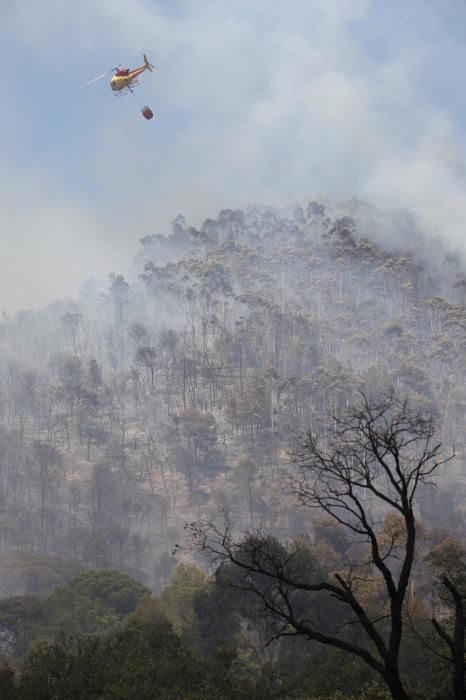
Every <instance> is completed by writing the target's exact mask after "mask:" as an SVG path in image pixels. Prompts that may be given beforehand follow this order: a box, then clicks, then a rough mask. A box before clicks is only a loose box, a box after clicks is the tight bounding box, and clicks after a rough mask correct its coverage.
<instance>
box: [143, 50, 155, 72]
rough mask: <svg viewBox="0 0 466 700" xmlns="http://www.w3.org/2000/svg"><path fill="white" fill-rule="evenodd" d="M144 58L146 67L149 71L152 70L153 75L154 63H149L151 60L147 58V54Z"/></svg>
mask: <svg viewBox="0 0 466 700" xmlns="http://www.w3.org/2000/svg"><path fill="white" fill-rule="evenodd" d="M143 56H144V65H145V66H146V68H147V70H150V72H151V73H152V71H153V70H154V66H153V65H152V63H150V62H149V59H148V58H147V56H146V54H143Z"/></svg>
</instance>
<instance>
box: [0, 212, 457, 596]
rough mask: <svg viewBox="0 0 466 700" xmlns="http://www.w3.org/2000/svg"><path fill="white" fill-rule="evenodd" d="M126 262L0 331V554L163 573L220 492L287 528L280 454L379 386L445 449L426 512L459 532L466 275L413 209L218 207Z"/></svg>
mask: <svg viewBox="0 0 466 700" xmlns="http://www.w3.org/2000/svg"><path fill="white" fill-rule="evenodd" d="M135 264H136V271H135V274H134V279H131V280H128V281H127V280H125V279H123V277H121V276H119V275H117V274H114V275H111V276H110V278H109V280H108V283H106V284H103V283H102V284H101V283H98V282H93V281H91V282H88V283H86V285H84V286H83V289H82V292H81V295H80V298H79V299H77V300H74V301H67V302H57V303H56V304H53V305H51V306H49V307H47V308H46V309H44V310H43V311H40V312H22V313H20V314H18V315H17V316H16V317H15V318H14V319H13V318H8V317H4V319H3V322H2V323H1V325H0V348H1V355H0V487H1V492H0V493H1V501H0V509H1V511H0V546H1V549H2V552H3V557H4V558H5V561H6V562H8V561H11V554H10V553H11V552H12V551H14V552H15V562H16V564H15V565H16V566H18V551H22V552H25V553H29V554H28V556H29V555H30V554H31V553H32V554H35V555H37V557H39V558H38V559H34V560H31V559H29V560H28V561H29V564H28V567H29V568H28V571H30V570H31V567H32V568H34V567H37V568H40V566H45V564H44V561H46V560H44V556H47V557H50V556H54V557H60V558H63V559H67V560H75V561H78V562H81V563H82V565H83V566H90V567H93V566H112V567H120V568H122V569H126V570H128V571H130V572H132V573H136V574H138V575H139V576H140V577H143V578H145V580H147V581H148V582H149V583H150V584H151V585H152V586H155V587H160V586H162V585H163V584H164V582H165V581H166V580H167V578H168V576H169V574H170V571H171V569H172V568H173V564H174V562H173V558H172V556H171V554H170V552H171V550H172V549H173V545H174V544H175V542H177V541H178V540H179V538H180V536H181V532H182V529H183V525H184V523H185V522H186V521H187V520H188V521H189V520H192V519H193V518H195V517H198V516H200V515H203V514H208V513H212V512H215V511H216V510H217V509H218V508H219V506H224V505H226V506H228V507H229V508H230V509H231V511H232V512H233V513H234V515H235V516H236V518H237V522H238V524H239V525H240V526H242V527H244V528H248V527H258V526H263V527H265V528H268V529H271V530H275V531H278V532H283V533H287V534H293V533H294V534H296V533H299V532H300V531H301V530H302V529H303V528H304V526H305V525H304V523H303V522H302V520H301V518H302V517H303V516H302V515H301V513H300V512H299V510H297V509H296V508H290V503H289V500H288V498H287V497H286V494H285V493H283V492H282V491H281V490H280V488H278V484H279V475H280V473H281V470H282V465H283V458H284V456H285V455H286V450H287V449H288V448H289V447H290V445H291V444H292V442H293V440H295V439H296V435H297V434H299V432H300V431H304V430H307V429H308V428H309V427H310V426H311V427H312V426H313V425H315V424H316V421H317V420H318V419H319V418H320V417H324V416H325V415H327V414H328V413H331V412H332V411H335V410H336V409H337V408H338V407H339V406H341V405H347V404H348V403H350V402H351V401H352V397H353V396H354V394H355V393H356V392H358V391H360V390H365V391H369V392H374V391H383V390H385V389H386V388H388V387H390V386H395V387H396V388H397V389H399V390H400V391H402V392H405V393H407V394H409V395H410V396H411V398H412V400H413V401H415V402H417V403H418V404H419V405H421V406H423V407H425V408H426V409H428V410H430V411H433V412H434V413H435V415H436V416H437V417H438V426H439V435H440V438H441V440H442V441H443V442H444V443H445V444H446V445H448V446H450V445H454V446H455V449H456V452H457V454H458V459H457V460H456V466H455V467H454V468H453V469H450V474H451V476H450V481H449V483H448V484H447V483H445V488H444V489H443V490H442V489H441V490H440V492H439V495H438V498H437V500H436V501H433V502H429V509H430V511H431V512H430V517H431V520H432V522H433V523H434V524H436V525H437V526H442V525H446V524H448V526H449V528H450V529H455V528H457V529H458V528H460V527H461V526H460V525H459V524H458V523H459V522H460V520H458V515H459V512H460V508H461V502H462V496H463V493H464V481H463V480H462V477H461V468H462V465H463V462H464V451H465V442H464V422H465V414H466V371H465V370H466V362H465V359H464V357H465V354H464V351H465V349H466V306H465V302H466V277H465V276H464V274H463V269H464V267H463V265H462V262H461V261H460V260H459V259H458V257H457V256H456V255H455V254H454V253H452V252H451V251H449V250H448V249H447V248H446V247H445V246H444V245H443V244H442V243H441V242H439V241H432V240H429V239H427V238H426V237H425V236H423V234H422V232H420V231H419V230H418V228H417V226H416V224H415V222H414V220H413V218H412V217H410V216H409V215H408V214H406V213H404V212H378V211H376V210H375V209H373V208H372V207H370V206H368V205H365V204H363V203H361V202H357V201H355V200H353V201H351V202H347V203H341V204H332V203H328V202H326V203H322V202H317V201H313V202H310V203H308V204H306V205H305V206H302V207H294V208H290V210H286V211H276V210H272V209H270V208H260V207H252V208H250V209H248V210H247V211H245V212H242V211H230V210H227V211H223V212H221V213H220V215H219V216H218V218H217V219H215V220H210V219H209V220H207V221H206V222H205V223H204V224H203V226H202V227H201V229H200V230H196V229H194V228H190V227H189V226H187V224H186V222H185V221H184V219H183V217H181V216H180V217H178V218H177V219H176V220H175V221H174V222H173V231H172V233H171V235H170V236H167V237H164V236H147V237H146V238H144V239H142V241H141V246H140V251H139V253H138V256H137V258H136V263H135ZM453 487H454V488H453ZM453 494H454V495H453ZM445 503H448V508H446V507H445ZM447 518H448V521H447ZM8 557H9V558H8ZM31 561H32V563H31ZM34 562H35V563H34ZM37 562H39V563H37ZM4 570H5V571H6V572H7V570H8V566H5V567H4ZM15 576H16V575H15ZM37 576H39V578H40V573H39V574H37ZM11 580H13V579H11V577H10V579H8V577H7V576H4V577H3V584H2V585H3V590H0V593H3V594H5V593H7V592H10V590H11V587H12V584H11ZM28 580H29V579H28ZM31 580H32V581H33V582H32V583H31V582H30V581H31ZM31 580H29V583H28V584H27V585H26V584H24V590H29V591H30V592H35V590H36V589H37V587H39V588H40V585H39V584H37V577H36V579H31ZM14 581H15V583H14V586H15V591H16V592H17V587H18V577H17V576H16V577H14ZM34 581H35V582H34ZM0 583H2V582H1V581H0Z"/></svg>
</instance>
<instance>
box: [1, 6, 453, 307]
mask: <svg viewBox="0 0 466 700" xmlns="http://www.w3.org/2000/svg"><path fill="white" fill-rule="evenodd" d="M3 2H6V3H7V5H6V11H4V12H3V17H4V26H5V27H6V29H7V31H8V34H9V36H10V37H14V38H15V41H16V43H17V50H18V53H21V51H22V50H27V51H28V52H29V53H28V55H29V56H30V55H32V54H34V55H35V56H37V61H38V66H39V67H40V70H41V71H43V75H44V77H45V78H46V79H47V77H48V79H49V80H50V84H49V85H47V90H49V91H50V94H51V96H52V98H53V96H55V100H57V99H59V97H60V91H61V90H63V89H64V88H63V86H64V85H68V83H69V81H70V80H72V81H75V82H76V85H78V84H79V83H80V82H84V81H85V80H86V79H89V78H91V77H93V74H98V73H100V72H101V71H102V70H104V69H105V68H106V67H110V66H111V65H112V64H113V63H115V62H119V61H125V62H126V61H127V62H131V63H135V62H137V61H138V60H140V53H141V52H142V50H145V51H147V52H148V53H149V55H150V57H151V59H152V60H153V61H154V62H155V63H156V65H157V68H158V71H157V72H156V74H155V76H147V80H145V81H144V85H143V86H142V88H141V92H140V94H141V99H147V100H148V101H150V102H151V105H152V106H153V107H154V109H155V111H156V118H155V119H154V121H153V122H152V123H149V124H147V123H145V122H144V120H142V118H140V117H139V116H138V114H137V104H136V103H134V104H133V103H132V102H131V101H129V102H128V101H124V102H120V101H119V102H118V104H115V103H116V102H117V101H116V100H115V101H114V102H112V100H113V97H112V96H111V95H110V94H108V86H105V85H99V84H97V85H95V86H92V88H89V90H90V92H87V93H86V94H85V95H83V94H82V93H80V94H79V96H73V99H74V100H75V103H74V104H73V110H76V111H77V113H78V114H80V113H81V114H82V116H83V120H84V119H85V118H86V119H87V122H86V124H91V125H92V126H90V127H89V133H87V132H86V137H87V142H88V146H87V147H86V148H83V150H82V153H77V154H76V153H74V154H73V160H72V162H68V161H65V160H63V161H61V160H60V157H59V156H56V157H55V160H54V162H53V167H48V168H46V169H45V171H44V172H45V175H44V178H45V181H44V182H42V183H41V187H42V194H41V196H26V197H25V204H24V205H21V207H20V208H19V209H18V210H16V213H15V214H14V215H10V218H9V219H8V220H7V224H8V228H9V230H10V231H12V232H13V233H11V234H9V235H10V236H16V235H17V233H18V232H19V236H20V238H21V236H22V237H23V239H24V241H25V243H28V244H29V246H28V245H25V246H24V247H23V251H24V252H23V253H22V254H21V255H22V257H21V256H20V257H19V259H20V261H22V262H23V265H22V267H23V268H24V269H27V268H28V264H29V265H32V266H33V265H34V261H33V260H32V258H31V257H28V256H30V253H29V252H28V250H32V248H31V247H30V244H31V236H32V235H33V234H32V232H28V229H27V226H28V225H29V222H32V221H34V220H36V221H37V222H40V221H42V222H43V223H42V235H43V239H42V240H44V241H45V242H46V245H45V246H44V248H49V249H51V248H52V247H53V249H54V255H55V256H56V257H57V259H58V262H59V261H61V267H62V268H63V269H65V268H66V265H67V264H68V258H67V257H66V252H67V251H68V250H69V249H70V248H71V247H72V246H74V251H75V254H74V256H73V257H74V259H75V261H79V265H78V264H75V268H74V269H76V278H77V277H79V274H80V273H81V271H82V273H83V277H84V276H88V275H89V274H91V273H95V271H96V270H97V271H98V270H101V269H105V270H106V271H110V270H111V269H115V268H116V266H117V265H120V264H121V265H122V266H123V267H124V263H123V262H122V261H123V260H124V258H125V256H126V257H129V256H130V255H131V253H132V252H133V251H134V250H135V248H136V241H137V238H138V237H139V236H141V235H145V234H146V233H150V232H154V231H159V230H161V229H163V228H164V227H165V226H166V225H167V224H168V222H169V220H170V219H171V218H173V217H174V216H175V215H176V214H177V213H179V212H182V213H184V214H185V215H186V216H187V217H188V219H191V220H193V221H194V223H200V221H202V219H203V218H205V217H207V216H213V215H215V213H216V210H217V209H219V208H221V207H236V206H239V207H242V206H247V205H248V204H251V203H254V202H262V203H266V204H275V205H284V204H286V203H288V202H289V201H290V200H301V199H303V198H305V197H306V195H307V194H308V193H310V192H313V191H317V190H318V191H323V192H326V193H327V194H328V195H329V196H331V197H337V198H346V197H350V196H352V195H356V196H359V197H366V198H368V199H369V200H371V201H373V202H374V203H377V204H378V205H380V206H408V207H412V208H414V209H417V210H418V211H420V212H421V214H422V216H423V219H424V221H425V223H426V226H428V227H430V228H431V229H435V230H440V231H441V232H443V233H444V234H445V235H448V236H450V237H451V238H452V240H455V241H457V242H458V243H461V242H462V238H463V237H464V234H463V230H464V229H463V221H464V220H466V216H465V215H466V204H465V203H464V201H463V196H462V192H463V191H464V174H463V163H464V161H465V149H464V143H463V134H462V132H461V130H460V128H459V126H458V125H459V124H460V123H461V113H460V111H459V110H460V109H461V107H460V106H459V102H457V101H455V98H454V90H453V85H452V90H451V91H449V90H448V89H446V88H445V82H446V81H448V80H452V81H454V80H455V79H456V78H457V77H458V76H459V74H460V66H461V64H462V65H464V62H465V60H466V55H465V53H466V49H465V48H464V47H463V46H462V40H461V32H460V31H459V28H460V26H461V24H462V23H463V24H464V23H466V13H465V10H464V9H463V8H460V7H459V6H458V3H457V2H455V1H454V0H447V1H446V2H445V3H442V5H441V6H440V5H439V4H437V3H433V2H432V3H431V2H427V3H426V2H423V3H421V2H420V1H419V0H408V2H406V3H404V5H403V7H402V8H400V7H398V8H391V6H390V5H388V4H384V5H383V6H382V5H381V4H380V3H377V2H375V0H325V2H323V0H310V1H309V2H303V1H302V0H294V1H290V0H287V1H286V2H285V0H277V1H276V2H273V3H270V2H266V1H265V0H255V1H254V2H251V1H250V0H238V2H235V3H229V2H226V0H206V1H205V2H203V3H199V2H197V1H195V0H185V1H184V2H183V3H178V2H162V1H159V2H157V1H156V0H99V2H98V3H95V2H93V1H92V0H81V2H79V3H76V2H72V1H71V0H44V2H42V3H40V4H37V3H36V2H35V0H23V2H22V3H16V2H13V0H3ZM440 55H441V56H442V57H443V59H444V60H443V64H445V63H446V67H444V68H442V65H441V64H442V62H440V61H439V60H438V57H439V56H440ZM23 78H24V74H23ZM69 95H70V97H71V93H69ZM94 101H95V119H94V120H93V121H92V122H91V121H90V117H89V113H90V110H92V109H93V107H92V105H93V103H94ZM15 105H16V110H17V111H20V104H19V102H18V101H17V102H16V103H15ZM51 118H52V117H51ZM2 119H3V120H4V121H6V120H7V115H3V116H0V120H2ZM23 119H24V117H23ZM57 119H58V117H57V116H56V115H53V120H54V123H55V124H56V125H57V130H58V132H59V136H58V137H57V138H58V139H59V140H60V141H59V143H61V144H63V147H64V148H66V139H67V138H69V136H70V134H69V132H67V131H66V129H65V130H63V129H62V128H61V125H60V124H59V123H57ZM0 126H1V121H0ZM8 126H9V128H10V130H11V134H12V138H11V139H10V144H9V147H8V157H7V158H6V159H4V160H3V161H2V163H3V164H2V165H0V182H4V183H6V191H8V186H9V185H8V182H10V181H11V177H10V170H11V163H12V159H14V156H15V147H16V148H17V149H19V143H20V141H21V138H22V134H24V133H25V132H27V130H28V128H29V126H30V125H29V124H28V121H27V119H26V123H23V124H22V125H21V129H15V128H14V124H13V123H12V117H11V108H10V117H9V121H8ZM44 138H45V137H44ZM46 138H48V139H51V136H50V134H48V136H47V137H46ZM81 138H82V137H81ZM15 139H16V143H15ZM50 147H51V148H55V149H56V148H57V145H56V142H52V140H50ZM35 167H37V163H35ZM29 168H30V163H29V162H28V159H27V157H25V158H23V159H22V162H21V164H20V165H18V164H16V165H15V169H14V177H15V178H18V179H20V180H21V179H22V178H23V175H26V176H27V175H28V172H29ZM69 169H71V170H72V171H73V172H74V173H78V175H79V174H81V177H82V179H83V180H84V181H85V182H86V186H85V188H84V190H85V191H83V192H81V191H79V190H78V191H76V192H75V193H73V191H72V188H71V187H69V186H68V187H66V185H67V176H68V173H69ZM51 173H53V175H52V174H51ZM25 179H26V180H27V177H26V178H25ZM78 179H79V178H78ZM31 187H32V189H31V194H33V193H34V187H33V186H31ZM61 187H63V188H64V193H62V191H61ZM89 192H91V194H89ZM4 196H5V195H4ZM53 212H54V213H53ZM54 217H55V218H54ZM65 220H68V221H72V222H73V223H72V225H70V226H69V227H68V229H67V231H68V233H67V234H66V235H67V236H68V238H66V239H65V240H66V241H67V243H66V244H64V245H63V246H62V247H61V240H62V239H61V238H60V236H59V235H58V234H57V233H56V228H59V227H61V228H62V229H63V228H66V227H65V226H64V225H63V224H62V222H63V221H65ZM2 228H3V226H2ZM5 228H7V227H5ZM6 240H7V245H8V240H10V239H8V234H7V239H6ZM63 248H64V250H63ZM60 251H62V252H60ZM28 260H29V261H30V263H28V262H27V261H28ZM91 260H93V261H94V262H93V265H94V267H91V263H90V261H91ZM5 264H6V263H2V266H3V265H5ZM44 264H45V263H44ZM59 267H60V265H59V264H58V263H57V264H56V265H55V267H54V270H53V271H52V270H51V269H50V268H45V269H46V270H47V269H48V270H49V274H48V278H49V280H50V282H49V286H47V287H44V288H43V289H44V293H43V294H42V295H38V294H36V293H35V289H36V287H35V285H36V284H37V282H36V281H35V279H34V277H29V278H28V279H29V281H28V279H24V281H23V286H24V288H25V289H28V290H29V292H28V294H29V298H31V299H33V300H40V302H42V301H43V300H45V299H46V297H47V294H50V298H53V297H54V296H56V295H59V294H62V293H63V292H67V291H72V287H73V288H74V286H75V282H74V281H73V285H71V284H68V277H69V276H67V275H66V274H65V275H62V276H60V275H59V274H58V269H59ZM71 277H72V278H73V280H74V276H73V275H71ZM0 279H1V275H0ZM25 298H26V297H25V296H24V295H19V296H17V298H16V302H15V303H16V304H18V305H19V304H23V303H25V301H24V299H25Z"/></svg>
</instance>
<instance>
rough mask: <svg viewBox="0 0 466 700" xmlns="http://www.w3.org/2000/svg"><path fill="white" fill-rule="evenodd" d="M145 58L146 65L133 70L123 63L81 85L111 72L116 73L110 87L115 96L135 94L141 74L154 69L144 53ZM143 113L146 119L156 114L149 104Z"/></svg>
mask: <svg viewBox="0 0 466 700" xmlns="http://www.w3.org/2000/svg"><path fill="white" fill-rule="evenodd" d="M143 59H144V65H142V66H139V68H133V69H132V70H131V69H129V68H123V67H122V66H121V65H118V66H115V67H114V68H112V69H111V70H109V71H107V72H106V73H102V75H98V76H97V77H96V78H92V80H88V81H87V83H84V85H81V87H82V88H84V87H87V86H88V85H91V84H92V83H95V82H96V81H97V80H101V79H102V78H105V77H106V76H107V75H109V74H110V73H114V75H113V77H112V79H111V80H110V87H111V89H112V90H113V91H114V93H115V96H117V97H122V96H123V95H126V94H128V92H131V93H133V94H134V88H135V87H137V86H138V85H140V81H139V76H140V75H141V74H142V73H144V71H146V70H148V71H150V72H151V73H152V71H153V70H154V66H153V65H152V63H150V61H149V59H148V58H147V56H146V54H143ZM141 113H142V116H143V117H144V118H145V119H152V117H153V116H154V113H153V112H152V110H151V109H150V107H149V106H148V105H146V106H145V107H143V108H142V109H141Z"/></svg>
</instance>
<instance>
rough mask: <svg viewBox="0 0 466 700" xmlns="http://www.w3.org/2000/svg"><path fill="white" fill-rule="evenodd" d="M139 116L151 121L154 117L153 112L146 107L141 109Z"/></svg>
mask: <svg viewBox="0 0 466 700" xmlns="http://www.w3.org/2000/svg"><path fill="white" fill-rule="evenodd" d="M141 114H142V116H143V117H144V119H152V117H153V116H154V113H153V111H152V110H151V108H150V107H148V106H147V105H146V106H145V107H143V108H142V109H141Z"/></svg>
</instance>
